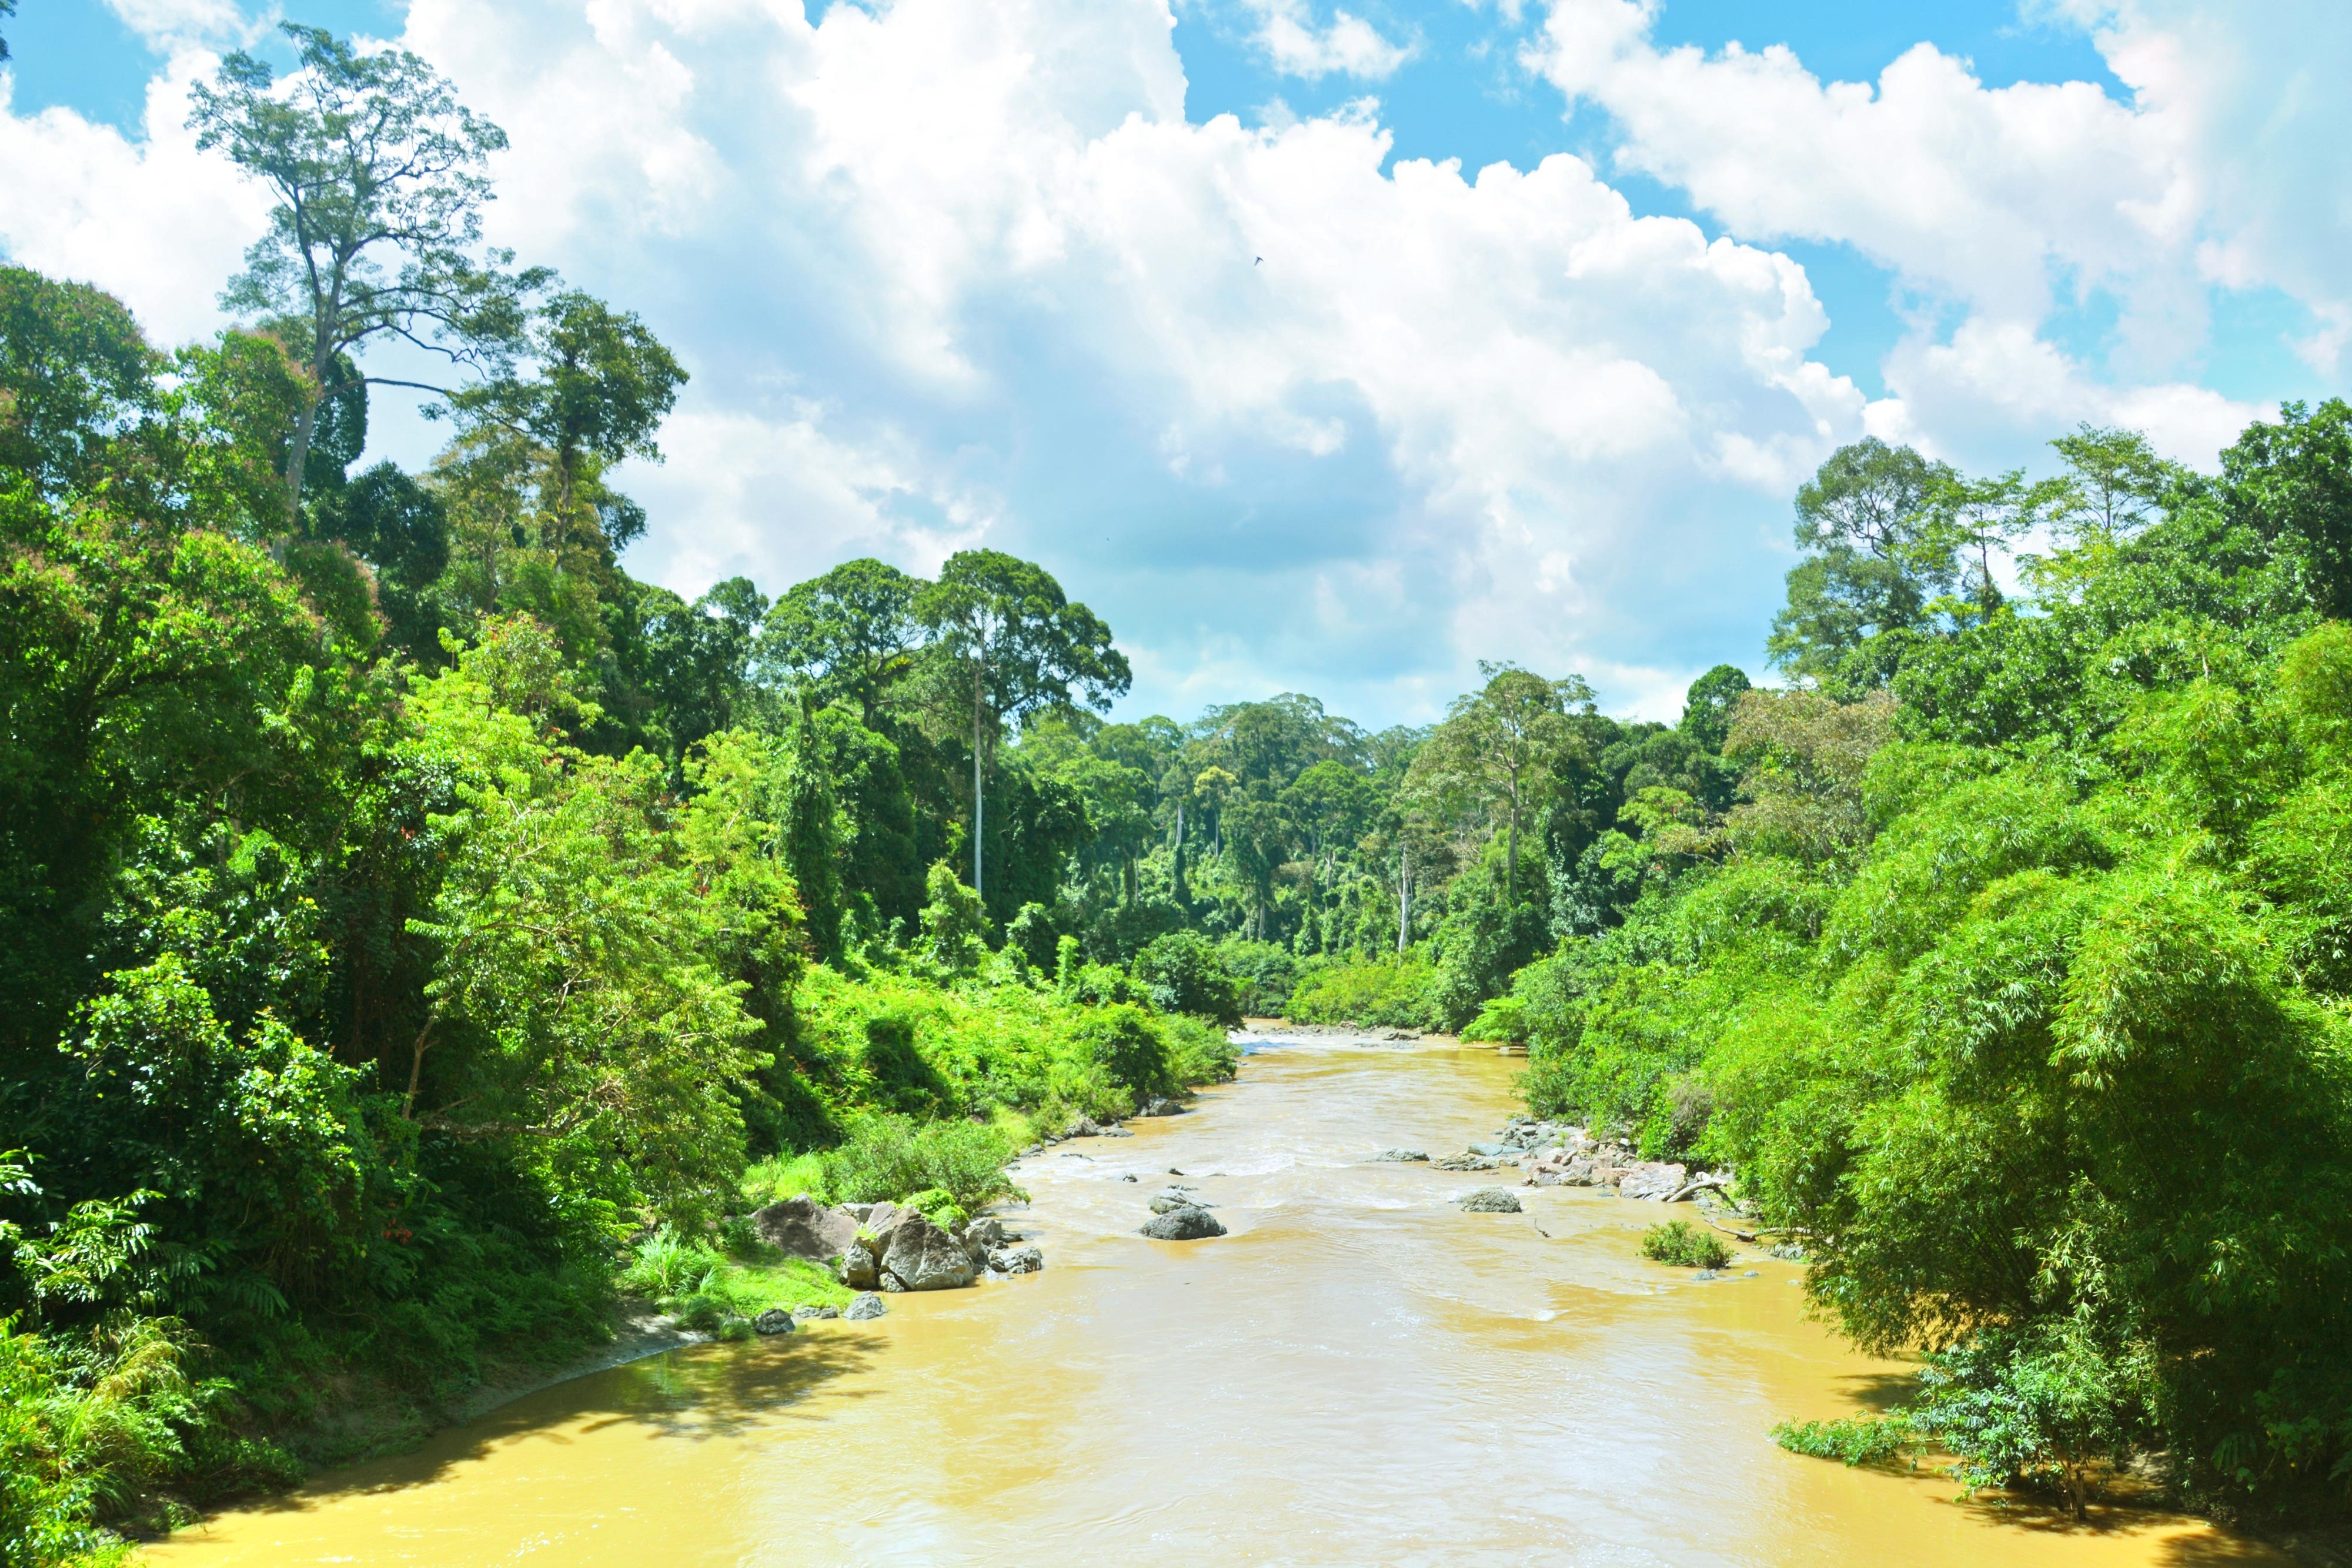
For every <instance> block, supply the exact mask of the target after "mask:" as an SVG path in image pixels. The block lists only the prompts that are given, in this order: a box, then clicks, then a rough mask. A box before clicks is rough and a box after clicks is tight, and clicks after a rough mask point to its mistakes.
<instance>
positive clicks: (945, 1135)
mask: <svg viewBox="0 0 2352 1568" xmlns="http://www.w3.org/2000/svg"><path fill="white" fill-rule="evenodd" d="M1012 1157H1013V1149H1012V1146H1011V1145H1010V1144H1009V1143H1008V1142H1007V1141H1006V1140H1005V1137H1004V1134H1003V1133H1001V1132H999V1131H998V1130H997V1129H996V1128H995V1127H993V1126H982V1125H981V1124H977V1123H973V1122H963V1121H948V1122H924V1123H918V1122H917V1121H915V1120H914V1119H913V1118H912V1117H909V1116H901V1115H897V1114H895V1113H890V1112H887V1111H879V1112H875V1113H871V1114H869V1115H865V1116H861V1117H859V1118H858V1119H857V1120H856V1121H855V1122H853V1123H851V1124H850V1129H849V1138H848V1140H847V1141H846V1142H845V1143H844V1144H843V1145H841V1146H840V1147H839V1148H837V1149H835V1150H832V1151H831V1152H830V1153H828V1154H827V1155H826V1156H825V1165H826V1176H827V1179H826V1184H825V1185H826V1186H828V1187H829V1188H830V1189H831V1190H832V1192H833V1193H834V1195H835V1197H837V1198H838V1199H839V1200H840V1201H842V1202H844V1203H877V1202H881V1201H884V1200H892V1201H895V1200H897V1199H898V1198H902V1197H907V1196H908V1194H910V1193H919V1192H924V1191H927V1190H929V1189H930V1188H933V1187H937V1188H939V1189H940V1190H941V1191H944V1192H945V1193H947V1194H948V1195H949V1197H951V1198H952V1199H953V1200H954V1201H955V1202H956V1203H957V1204H958V1205H959V1206H960V1207H962V1208H964V1209H965V1210H966V1211H976V1210H978V1209H981V1208H983V1207H986V1206H987V1205H989V1204H991V1203H993V1202H995V1201H996V1200H997V1199H998V1198H1002V1197H1018V1196H1019V1195H1020V1188H1018V1187H1016V1186H1013V1179H1012V1178H1011V1177H1010V1176H1006V1175H1005V1174H1004V1164H1005V1162H1006V1161H1007V1160H1009V1159H1011V1158H1012Z"/></svg>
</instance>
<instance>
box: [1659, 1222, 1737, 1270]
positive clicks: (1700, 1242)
mask: <svg viewBox="0 0 2352 1568" xmlns="http://www.w3.org/2000/svg"><path fill="white" fill-rule="evenodd" d="M1642 1256H1643V1257H1644V1258H1651V1259H1654V1260H1657V1261H1658V1262H1661V1263H1672V1264H1674V1265H1675V1266H1676V1267H1677V1268H1682V1269H1721V1268H1725V1267H1727V1265H1729V1263H1730V1262H1731V1249H1730V1248H1728V1247H1727V1246H1725V1245H1724V1243H1723V1238H1722V1237H1720V1236H1717V1234H1716V1233H1715V1232H1714V1231H1712V1230H1704V1229H1701V1228H1699V1227H1697V1226H1696V1225H1693V1224H1692V1223H1691V1222H1690V1221H1689V1220H1687V1219H1669V1220H1667V1221H1666V1222H1665V1223H1664V1225H1653V1226H1652V1227H1650V1228H1649V1229H1647V1230H1645V1231H1643V1233H1642Z"/></svg>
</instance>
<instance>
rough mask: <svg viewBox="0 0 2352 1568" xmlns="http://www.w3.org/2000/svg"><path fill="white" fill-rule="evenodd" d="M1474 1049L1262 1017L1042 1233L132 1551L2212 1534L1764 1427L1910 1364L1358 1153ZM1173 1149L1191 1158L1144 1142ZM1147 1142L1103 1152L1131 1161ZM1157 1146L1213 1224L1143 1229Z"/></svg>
mask: <svg viewBox="0 0 2352 1568" xmlns="http://www.w3.org/2000/svg"><path fill="white" fill-rule="evenodd" d="M1511 1071H1512V1069H1511V1066H1510V1064H1509V1063H1507V1062H1505V1061H1500V1060H1498V1059H1497V1058H1496V1057H1495V1056H1494V1055H1493V1054H1492V1053H1491V1052H1487V1051H1475V1050H1472V1051H1463V1050H1456V1049H1454V1048H1451V1047H1441V1046H1435V1045H1410V1046H1396V1045H1387V1044H1373V1043H1370V1042H1363V1041H1344V1040H1328V1039H1325V1040H1313V1041H1307V1042H1301V1043H1284V1042H1273V1043H1270V1044H1269V1045H1267V1046H1266V1048H1265V1049H1262V1050H1260V1051H1256V1052H1255V1053H1253V1054H1252V1055H1251V1056H1250V1058H1249V1059H1248V1061H1245V1062H1244V1066H1243V1070H1242V1078H1241V1081H1240V1082H1238V1083H1236V1084H1234V1085H1231V1086H1228V1087H1226V1088H1223V1089H1219V1090H1215V1091H1213V1092H1210V1093H1208V1094H1206V1095H1204V1096H1203V1097H1202V1104H1201V1107H1200V1109H1199V1110H1198V1111H1197V1112H1195V1113H1193V1114H1192V1115H1188V1116H1183V1117H1177V1118H1171V1119H1168V1120H1165V1121H1160V1122H1138V1123H1135V1124H1133V1125H1134V1126H1135V1128H1136V1135H1135V1136H1134V1137H1132V1138H1124V1139H1087V1140H1083V1141H1081V1142H1078V1143H1076V1144H1069V1145H1061V1146H1060V1147H1059V1148H1056V1149H1051V1150H1048V1151H1046V1152H1045V1154H1043V1155H1039V1156H1037V1157H1035V1158H1033V1159H1031V1160H1029V1161H1027V1162H1025V1164H1024V1166H1022V1168H1021V1169H1020V1170H1019V1171H1018V1173H1017V1179H1019V1181H1020V1182H1021V1183H1022V1185H1023V1186H1026V1187H1027V1188H1028V1189H1029V1190H1030V1192H1031V1194H1032V1196H1033V1197H1034V1207H1032V1208H1031V1209H1030V1210H1029V1211H1028V1212H1027V1213H1026V1214H1025V1215H1023V1216H1021V1217H1019V1218H1017V1219H1016V1221H1015V1223H1016V1224H1018V1225H1019V1226H1020V1227H1021V1228H1024V1229H1026V1230H1029V1231H1031V1232H1033V1233H1034V1235H1035V1237H1036V1238H1037V1239H1038V1240H1039V1241H1040V1243H1041V1244H1042V1245H1043V1246H1044V1248H1045V1256H1046V1270H1045V1273H1043V1274H1040V1275H1034V1276H1031V1277H1027V1278H1023V1279H1016V1280H1012V1281H1003V1282H1001V1283H998V1284H995V1285H991V1286H986V1287H983V1288H981V1289H977V1290H971V1291H949V1292H942V1293H939V1294H933V1295H925V1296H916V1297H907V1296H898V1297H893V1298H891V1314H890V1316H888V1317H887V1318H886V1319H883V1320H882V1321H880V1322H874V1323H823V1324H817V1325H814V1327H812V1328H811V1329H809V1330H806V1331H803V1333H796V1334H794V1335H793V1336H791V1337H790V1339H789V1340H786V1341H784V1342H782V1343H777V1342H769V1343H751V1344H743V1345H706V1346H699V1347H697V1348H695V1349H691V1350H686V1351H679V1352H674V1353H672V1354H668V1355H665V1356H661V1357H658V1358H656V1359H653V1360H650V1361H645V1362H639V1363H637V1364H634V1365H631V1366H625V1367H621V1368H617V1369H615V1370H614V1371H611V1372H606V1373H601V1374H598V1375H594V1376H591V1377H585V1378H582V1379H580V1380H578V1381H576V1382H573V1383H569V1384H565V1385H561V1386H559V1387H556V1388H551V1389H548V1390H545V1391H543V1392H541V1393H540V1394H537V1395H534V1396H530V1398H527V1399H524V1400H522V1401H520V1402H519V1403H517V1404H514V1405H511V1406H507V1407H506V1408H505V1409H503V1410H501V1411H499V1412H498V1413H497V1414H496V1415H493V1416H489V1417H488V1418H486V1419H484V1420H482V1421H479V1422H477V1423H475V1424H474V1425H472V1426H469V1427H464V1428H460V1429H457V1430H452V1431H449V1432H446V1433H443V1434H442V1435H441V1436H440V1437H436V1439H434V1440H433V1441H432V1442H431V1443H429V1444H428V1445H426V1446H425V1448H423V1449H422V1450H420V1451H418V1452H416V1453H414V1454H410V1455H406V1456H404V1457H402V1458H395V1459H388V1460H383V1461H380V1462H377V1463H374V1464H370V1465H364V1466H361V1467H357V1468H355V1469H351V1470H348V1471H344V1472H341V1474H339V1475H337V1476H335V1477H333V1478H331V1479H329V1480H327V1481H325V1482H323V1483H321V1484H320V1485H318V1486H315V1487H313V1488H310V1489H309V1490H305V1491H303V1492H300V1493H298V1494H296V1495H295V1496H293V1497H291V1498H289V1499H287V1500H283V1501H281V1502H279V1503H278V1504H275V1505H272V1506H268V1507H264V1508H257V1509H254V1510H250V1511H245V1512H240V1513H236V1514H230V1515H226V1516H223V1517H221V1518H219V1519H216V1520H214V1521H210V1522H209V1523H208V1524H206V1525H204V1526H201V1527H198V1528H196V1529H194V1530H191V1531H184V1532H182V1534H180V1535H179V1536H176V1537H174V1538H173V1541H172V1542H169V1543H168V1544H167V1545H164V1546H161V1547H158V1548H155V1549H152V1551H151V1552H150V1553H149V1558H150V1560H152V1561H153V1562H156V1563H171V1564H175V1565H177V1564H185V1565H188V1568H229V1565H232V1564H262V1563H268V1564H272V1565H278V1564H298V1563H362V1564H368V1563H431V1564H436V1565H449V1568H457V1565H465V1564H475V1563H485V1564H487V1563H513V1562H521V1561H533V1560H536V1561H543V1562H547V1563H563V1564H566V1565H601V1564H624V1563H625V1564H644V1563H664V1564H703V1563H709V1564H719V1563H727V1564H738V1563H741V1564H764V1563H844V1562H854V1563H1062V1562H1070V1561H1075V1560H1078V1559H1080V1558H1086V1559H1090V1560H1096V1561H1100V1562H1105V1563H1179V1562H1182V1563H1244V1562H1247V1563H1453V1562H1457V1561H1460V1560H1462V1559H1465V1558H1467V1557H1470V1556H1473V1555H1488V1554H1499V1555H1500V1556H1501V1557H1502V1559H1503V1560H1507V1561H1511V1562H1543V1563H1606V1564H1608V1565H1609V1568H1637V1565H1641V1564H1650V1563H1806V1564H1841V1563H1851V1564H1857V1565H1859V1564H1882V1563H1917V1564H1954V1565H1958V1564H1977V1563H2066V1564H2080V1563H2090V1564H2108V1563H2116V1564H2122V1563H2149V1564H2179V1565H2183V1568H2186V1565H2191V1564H2208V1563H2210V1564H2220V1563H2256V1562H2266V1561H2272V1559H2270V1558H2269V1557H2267V1556H2266V1554H2264V1553H2263V1552H2262V1551H2261V1550H2260V1549H2258V1548H2255V1547H2253V1546H2251V1545H2247V1544H2245V1543H2242V1542H2234V1541H2231V1540H2230V1539H2228V1538H2226V1537H2222V1536H2219V1535H2217V1534H2215V1533H2214V1532H2212V1531H2209V1530H2207V1529H2206V1528H2204V1527H2203V1526H2201V1525H2199V1524H2196V1523H2194V1522H2193V1521H2184V1520H2179V1519H2175V1518H2169V1517H2166V1516H2160V1515H2144V1514H2109V1515H2105V1516H2102V1517H2100V1518H2097V1519H2095V1521H2094V1523H2093V1524H2092V1525H2091V1526H2089V1527H2084V1526H2078V1525H2076V1524H2074V1522H2073V1521H2070V1520H2067V1519H2065V1518H2064V1517H2063V1516H2061V1515H2058V1514H2054V1513H2053V1512H2051V1511H2047V1510H2044V1509H2041V1508H2037V1507H2033V1506H2031V1505H2024V1504H2020V1503H2017V1502H2014V1501H2011V1500H1979V1501H1977V1502H1961V1501H1958V1500H1956V1499H1955V1497H1954V1495H1953V1494H1954V1489H1953V1487H1952V1485H1951V1483H1949V1482H1948V1481H1944V1480H1939V1479H1933V1478H1909V1477H1890V1476H1885V1475H1881V1474H1874V1473H1869V1472H1861V1471H1851V1470H1846V1469H1842V1468H1840V1467H1839V1466H1837V1465H1834V1464H1829V1463H1824V1462H1822V1461H1819V1460H1810V1459H1801V1458H1795V1457H1793V1456H1790V1455H1787V1454H1783V1453H1781V1452H1780V1450H1778V1449H1777V1448H1773V1447H1772V1445H1771V1444H1770V1443H1769V1441H1768V1440H1767V1439H1766V1437H1765V1436H1764V1433H1765V1430H1766V1428H1767V1427H1769V1426H1770V1425H1771V1424H1772V1423H1773V1422H1774V1421H1776V1420H1779V1419H1781V1418H1783V1417H1788V1416H1800V1417H1814V1416H1833V1415H1839V1414H1845V1413H1851V1412H1853V1411H1856V1410H1860V1409H1864V1408H1866V1407H1868V1406H1873V1405H1877V1404H1882V1403H1884V1402H1885V1401H1886V1400H1887V1399H1889V1398H1891V1397H1893V1396H1894V1395H1895V1392H1896V1391H1897V1389H1898V1388H1899V1382H1898V1374H1899V1368H1897V1367H1895V1366H1893V1365H1891V1364H1886V1363H1883V1362H1876V1361H1872V1360H1870V1359H1867V1358H1865V1357H1862V1356H1858V1355H1855V1354H1852V1353H1851V1352H1850V1351H1848V1350H1846V1349H1844V1348H1843V1346H1842V1345H1840V1344H1839V1343H1837V1342H1836V1341H1834V1340H1832V1338H1831V1337H1830V1336H1829V1335H1828V1334H1827V1333H1825V1332H1824V1331H1823V1330H1822V1328H1820V1327H1819V1326H1818V1325H1816V1324H1813V1323H1811V1322H1807V1321H1806V1320H1805V1318H1804V1316H1803V1314H1802V1312H1801V1310H1800V1305H1799V1295H1800V1293H1799V1292H1798V1291H1796V1290H1795V1289H1793V1288H1792V1285H1793V1282H1794V1281H1795V1279H1796V1277H1797V1270H1795V1269H1794V1268H1792V1267H1790V1266H1789V1265H1786V1264H1781V1263H1776V1262H1773V1261H1771V1260H1753V1261H1751V1262H1747V1263H1743V1264H1742V1265H1740V1267H1741V1268H1742V1269H1745V1268H1748V1267H1753V1268H1754V1269H1755V1270H1757V1272H1756V1276H1755V1277H1754V1278H1752V1279H1751V1278H1734V1279H1728V1280H1723V1281H1715V1282H1712V1283H1703V1282H1699V1281H1694V1280H1692V1279H1691V1278H1690V1277H1689V1276H1688V1275H1687V1274H1685V1273H1681V1272H1678V1271H1675V1270H1667V1269H1664V1268H1661V1267H1659V1266H1656V1265H1653V1264H1650V1263H1646V1262H1643V1260H1641V1259H1640V1258H1639V1257H1638V1256H1636V1254H1635V1251H1634V1239H1635V1237H1636V1235H1637V1233H1638V1231H1639V1229H1640V1228H1641V1227H1642V1225H1643V1223H1645V1222H1646V1221H1649V1220H1652V1219H1654V1218H1656V1217H1657V1210H1656V1209H1655V1208H1654V1207H1651V1206H1648V1205H1642V1204H1633V1203H1626V1202H1622V1201H1621V1200H1619V1199H1617V1198H1614V1197H1603V1196H1599V1195H1596V1194H1593V1193H1591V1192H1585V1191H1580V1190H1577V1189H1572V1188H1549V1189H1545V1190H1541V1191H1537V1192H1532V1193H1528V1194H1527V1195H1526V1197H1527V1201H1528V1212H1527V1213H1525V1214H1520V1215H1472V1214H1464V1213H1461V1212H1460V1211H1458V1210H1457V1209H1455V1208H1454V1207H1453V1205H1452V1204H1451V1203H1450V1202H1449V1201H1448V1199H1449V1198H1450V1197H1452V1196H1454V1195H1456V1194H1458V1193H1460V1192H1463V1191H1465V1190H1467V1189H1469V1188H1471V1187H1475V1186H1482V1185H1486V1183H1488V1182H1491V1181H1492V1180H1494V1179H1495V1178H1494V1177H1491V1176H1485V1177H1482V1176H1455V1175H1449V1174H1447V1173H1444V1172H1440V1171H1433V1170H1430V1169H1428V1168H1427V1167H1425V1166H1399V1165H1373V1164H1367V1163H1365V1162H1366V1160H1367V1157H1368V1156H1369V1155H1371V1154H1373V1153H1374V1152H1376V1151H1378V1150H1380V1149H1381V1148H1384V1147H1387V1146H1389V1145H1407V1146H1412V1147H1418V1148H1426V1149H1429V1150H1432V1151H1433V1152H1436V1151H1440V1150H1443V1149H1446V1148H1453V1147H1458V1146H1459V1145H1462V1144H1464V1143H1465V1142H1468V1141H1470V1140H1471V1139H1473V1138H1475V1137H1480V1136H1484V1135H1486V1134H1489V1133H1491V1132H1492V1131H1493V1129H1494V1128H1495V1127H1496V1125H1497V1124H1499V1123H1500V1121H1501V1120H1502V1118H1503V1117H1504V1116H1505V1115H1507V1113H1508V1112H1509V1111H1510V1109H1511V1101H1510V1094H1509V1085H1510V1076H1511ZM1171 1167H1172V1168H1174V1169H1176V1170H1180V1171H1181V1172H1183V1173H1185V1174H1184V1175H1183V1176H1181V1178H1180V1177H1177V1176H1171V1175H1170V1174H1169V1172H1170V1170H1171ZM1129 1175H1132V1176H1136V1177H1137V1178H1138V1179H1137V1180H1136V1181H1134V1182H1125V1181H1122V1180H1120V1179H1119V1178H1120V1177H1121V1176H1129ZM1178 1179H1181V1180H1183V1181H1186V1182H1189V1183H1191V1184H1192V1185H1193V1186H1196V1187H1198V1188H1199V1189H1200V1190H1201V1192H1202V1195H1203V1196H1204V1197H1207V1198H1208V1199H1209V1200H1210V1201H1211V1202H1213V1203H1214V1204H1216V1205H1217V1206H1218V1208H1217V1212H1218V1217H1219V1218H1221V1219H1223V1221H1224V1223H1225V1225H1226V1226H1227V1227H1228V1228H1229V1229H1230V1230H1231V1232H1232V1234H1231V1235H1230V1236H1228V1237H1226V1238H1224V1239H1219V1240H1212V1241H1205V1242H1194V1243H1171V1242H1154V1241H1147V1240H1145V1239H1142V1238H1140V1237H1139V1236H1136V1235H1135V1234H1134V1230H1135V1228H1136V1226H1138V1225H1139V1224H1140V1223H1141V1222H1142V1221H1143V1219H1144V1218H1147V1217H1148V1214H1149V1210H1148V1208H1147V1207H1146V1200H1147V1199H1148V1198H1149V1197H1150V1194H1151V1193H1153V1192H1154V1191H1156V1190H1158V1187H1159V1186H1160V1185H1163V1184H1165V1183H1167V1182H1169V1181H1171V1180H1178Z"/></svg>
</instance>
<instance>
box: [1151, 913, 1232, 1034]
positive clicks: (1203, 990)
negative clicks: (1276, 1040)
mask: <svg viewBox="0 0 2352 1568" xmlns="http://www.w3.org/2000/svg"><path fill="white" fill-rule="evenodd" d="M1133 967H1134V970H1135V977H1136V978H1137V979H1138V980H1139V981H1141V982H1142V983H1143V985H1144V987H1145V988H1146V989H1147V991H1148V992H1149V994H1150V998H1151V1003H1152V1005H1153V1006H1154V1007H1156V1008H1158V1009H1160V1010H1161V1011H1162V1012H1171V1013H1191V1014H1192V1015H1194V1016H1195V1017H1198V1018H1204V1019H1208V1020H1209V1021H1210V1022H1212V1023H1219V1024H1223V1025H1225V1026H1226V1027H1227V1028H1229V1029H1238V1028H1239V1027H1241V1021H1242V988H1241V982H1240V981H1239V980H1238V979H1236V978H1235V977H1234V973H1233V971H1232V970H1230V969H1228V968H1227V967H1225V962H1224V956H1223V952H1222V951H1221V950H1220V949H1219V947H1218V946H1217V945H1216V944H1214V943H1213V942H1211V941H1210V940H1209V939H1208V938H1207V937H1205V936H1202V935H1201V934H1200V933H1199V932H1197V931H1171V932H1170V933H1169V934H1168V935H1167V936H1157V937H1154V938H1153V939H1152V940H1151V941H1150V942H1149V943H1147V944H1145V945H1144V948H1143V951H1141V952H1140V953H1138V954H1137V955H1136V956H1135V963H1134V966H1133Z"/></svg>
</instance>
